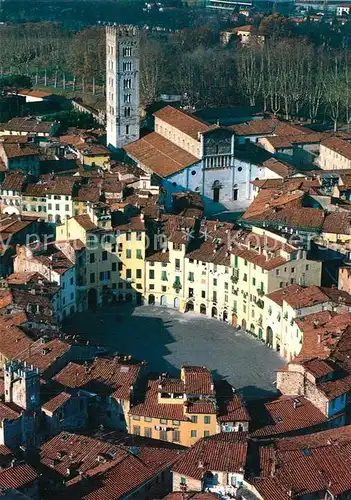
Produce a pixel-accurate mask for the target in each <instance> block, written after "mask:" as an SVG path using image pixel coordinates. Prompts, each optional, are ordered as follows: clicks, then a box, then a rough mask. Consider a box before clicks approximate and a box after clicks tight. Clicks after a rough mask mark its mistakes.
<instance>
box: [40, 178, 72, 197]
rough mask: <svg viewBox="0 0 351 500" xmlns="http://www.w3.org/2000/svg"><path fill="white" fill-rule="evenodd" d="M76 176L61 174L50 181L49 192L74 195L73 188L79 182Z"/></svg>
mask: <svg viewBox="0 0 351 500" xmlns="http://www.w3.org/2000/svg"><path fill="white" fill-rule="evenodd" d="M77 181H78V179H77V178H76V177H70V176H68V175H60V176H57V177H55V178H54V179H52V180H51V181H49V182H48V186H47V194H58V195H66V196H72V194H73V189H74V187H75V185H76V184H77Z"/></svg>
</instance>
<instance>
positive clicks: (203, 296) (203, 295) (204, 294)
mask: <svg viewBox="0 0 351 500" xmlns="http://www.w3.org/2000/svg"><path fill="white" fill-rule="evenodd" d="M201 298H203V299H205V298H206V292H205V290H201Z"/></svg>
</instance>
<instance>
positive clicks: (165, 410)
mask: <svg viewBox="0 0 351 500" xmlns="http://www.w3.org/2000/svg"><path fill="white" fill-rule="evenodd" d="M158 394H159V380H149V382H148V386H147V389H146V393H145V397H144V400H143V401H142V402H140V403H138V404H136V405H135V406H132V408H131V409H130V410H129V414H130V415H139V416H143V417H151V418H166V419H169V420H188V417H186V416H185V415H184V406H183V400H179V404H167V403H159V402H158Z"/></svg>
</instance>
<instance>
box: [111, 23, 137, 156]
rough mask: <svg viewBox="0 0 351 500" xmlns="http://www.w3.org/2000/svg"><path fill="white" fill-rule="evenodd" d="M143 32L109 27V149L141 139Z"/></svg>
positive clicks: (130, 27) (132, 27) (134, 29)
mask: <svg viewBox="0 0 351 500" xmlns="http://www.w3.org/2000/svg"><path fill="white" fill-rule="evenodd" d="M139 101H140V99H139V31H138V29H137V28H135V27H134V26H124V25H123V26H122V25H119V26H107V27H106V119H107V120H106V121H107V145H108V146H109V147H112V148H122V147H123V146H125V145H127V144H129V143H130V142H133V141H136V140H137V139H139V132H140V114H139V113H140V111H139Z"/></svg>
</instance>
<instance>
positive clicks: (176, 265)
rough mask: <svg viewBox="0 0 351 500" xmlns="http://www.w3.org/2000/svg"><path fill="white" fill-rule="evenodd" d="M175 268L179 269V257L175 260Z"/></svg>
mask: <svg viewBox="0 0 351 500" xmlns="http://www.w3.org/2000/svg"><path fill="white" fill-rule="evenodd" d="M175 268H176V271H179V270H180V259H176V260H175Z"/></svg>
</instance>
